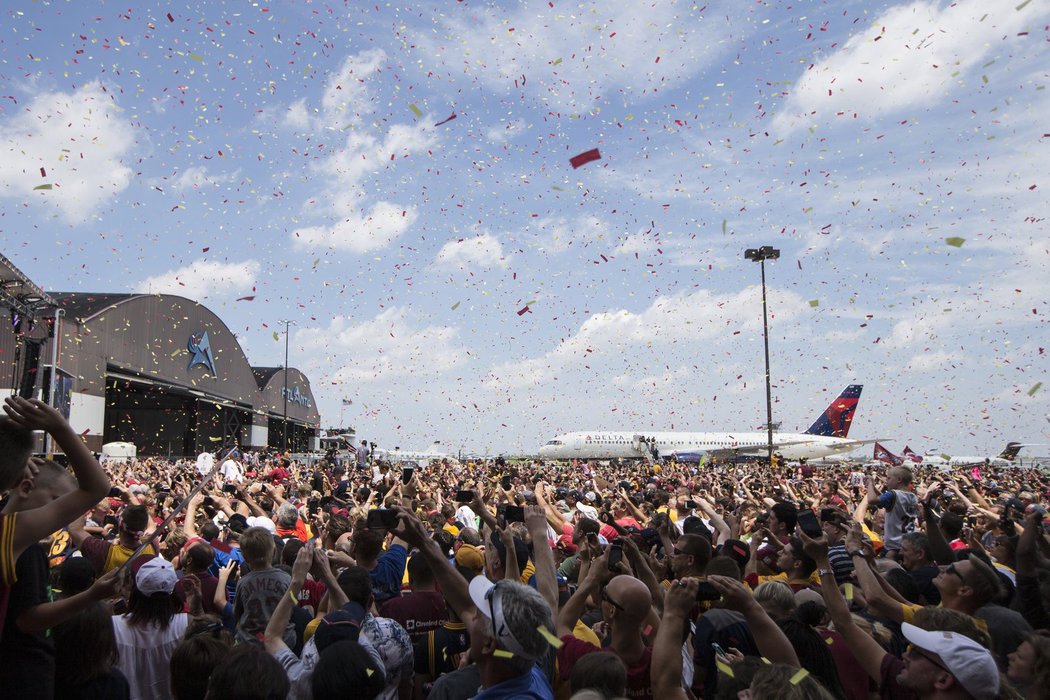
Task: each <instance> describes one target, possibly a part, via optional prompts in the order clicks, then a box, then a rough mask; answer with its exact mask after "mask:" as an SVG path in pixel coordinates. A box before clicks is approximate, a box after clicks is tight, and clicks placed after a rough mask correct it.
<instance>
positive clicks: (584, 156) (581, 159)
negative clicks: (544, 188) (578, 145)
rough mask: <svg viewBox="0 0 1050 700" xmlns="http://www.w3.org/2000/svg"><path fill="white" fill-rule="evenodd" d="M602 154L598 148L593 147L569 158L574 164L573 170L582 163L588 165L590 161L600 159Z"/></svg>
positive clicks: (571, 163)
mask: <svg viewBox="0 0 1050 700" xmlns="http://www.w3.org/2000/svg"><path fill="white" fill-rule="evenodd" d="M601 157H602V154H601V153H599V152H598V149H597V148H592V149H591V150H589V151H584V152H583V153H580V154H579V155H575V156H573V157H572V158H569V164H570V165H572V167H573V170H575V169H576V168H578V167H580V166H581V165H587V164H588V163H590V162H592V161H596V160H600V159H601Z"/></svg>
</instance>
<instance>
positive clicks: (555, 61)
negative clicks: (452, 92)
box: [551, 2, 1028, 66]
mask: <svg viewBox="0 0 1050 700" xmlns="http://www.w3.org/2000/svg"><path fill="white" fill-rule="evenodd" d="M1027 4H1028V3H1027V2H1026V3H1025V5H1027ZM1021 7H1024V5H1022V6H1021ZM1017 9H1021V8H1020V7H1019V8H1017ZM559 63H561V59H560V58H556V59H554V63H552V64H551V65H552V66H556V65H558V64H559Z"/></svg>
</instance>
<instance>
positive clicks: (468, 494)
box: [456, 491, 474, 503]
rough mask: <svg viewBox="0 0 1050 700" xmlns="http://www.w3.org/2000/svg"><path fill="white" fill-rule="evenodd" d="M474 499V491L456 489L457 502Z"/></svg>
mask: <svg viewBox="0 0 1050 700" xmlns="http://www.w3.org/2000/svg"><path fill="white" fill-rule="evenodd" d="M473 501H474V492H473V491H456V503H472V502H473Z"/></svg>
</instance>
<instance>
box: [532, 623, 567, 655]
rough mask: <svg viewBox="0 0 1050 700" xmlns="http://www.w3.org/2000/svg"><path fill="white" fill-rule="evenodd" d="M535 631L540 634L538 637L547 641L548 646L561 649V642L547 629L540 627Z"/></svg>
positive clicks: (543, 626)
mask: <svg viewBox="0 0 1050 700" xmlns="http://www.w3.org/2000/svg"><path fill="white" fill-rule="evenodd" d="M536 630H537V631H538V632H539V633H540V635H541V636H542V637H543V638H544V639H546V640H547V643H548V644H550V645H551V646H552V647H554V648H555V649H561V647H562V641H561V640H560V639H558V638H557V637H555V636H554V634H553V633H552V632H551V631H550V630H549V629H547V627H546V626H545V625H540V626H539V627H537V628H536Z"/></svg>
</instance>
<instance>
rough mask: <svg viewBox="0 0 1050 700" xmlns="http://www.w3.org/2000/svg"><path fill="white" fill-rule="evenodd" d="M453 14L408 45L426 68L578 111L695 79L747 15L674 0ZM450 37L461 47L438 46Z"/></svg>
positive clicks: (463, 8) (463, 9)
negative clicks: (414, 47)
mask: <svg viewBox="0 0 1050 700" xmlns="http://www.w3.org/2000/svg"><path fill="white" fill-rule="evenodd" d="M455 9H456V10H457V12H456V13H455V14H454V15H452V16H451V18H448V19H446V20H445V27H444V31H438V32H435V31H434V30H433V27H432V26H431V25H429V24H427V25H425V27H423V28H421V29H420V30H419V31H417V32H416V34H415V35H414V36H413V39H414V43H415V44H416V45H417V46H418V47H419V50H420V52H421V53H423V54H424V55H425V56H426V59H427V61H437V62H438V65H439V67H442V69H443V70H448V71H449V72H453V71H454V72H455V73H460V72H463V73H465V74H466V75H467V76H469V77H470V78H471V79H474V78H478V79H480V80H481V81H482V82H483V83H485V85H486V86H487V87H488V88H490V89H492V90H493V91H495V92H498V93H501V94H513V93H518V92H519V91H521V92H527V93H529V94H531V95H533V96H535V97H536V98H537V99H539V100H541V101H542V102H544V103H547V104H549V105H551V106H555V107H560V108H571V109H577V110H580V111H586V110H590V109H591V108H592V106H593V105H594V104H595V102H596V101H598V100H600V99H606V98H611V97H612V96H613V95H614V94H616V95H617V99H620V96H622V98H623V99H624V100H626V101H627V102H636V101H639V100H644V99H651V97H652V95H654V94H655V93H656V92H657V91H660V92H662V91H664V90H666V89H668V88H670V87H673V86H676V85H679V84H682V83H684V82H685V81H687V80H688V79H690V78H692V77H694V76H696V75H697V74H699V73H700V72H701V71H703V70H704V69H705V68H706V67H707V66H709V65H712V64H713V63H714V62H716V61H717V60H718V59H719V56H720V54H721V50H720V49H721V47H724V46H728V45H729V42H731V41H737V40H739V35H738V32H739V31H740V27H741V26H744V23H743V22H740V21H739V16H738V17H737V19H736V23H734V20H732V19H730V16H731V15H740V14H742V13H743V12H746V11H747V7H746V6H744V5H741V6H739V7H736V6H734V7H729V6H727V7H726V8H725V9H724V10H723V9H719V11H718V12H717V13H716V12H702V11H701V8H700V7H699V3H692V2H685V1H682V2H677V1H676V0H662V1H661V2H656V3H603V2H594V1H591V0H586V1H584V2H581V3H577V4H576V5H573V6H572V8H571V9H569V10H566V9H563V6H560V5H558V4H554V5H552V6H550V7H548V6H547V3H543V5H542V6H537V5H533V4H530V3H523V4H521V5H519V6H518V9H517V10H512V11H508V10H507V9H506V8H504V7H498V8H496V7H493V8H488V7H485V8H475V7H470V6H463V5H461V6H460V7H457V8H455ZM745 31H747V30H746V29H745ZM449 36H453V37H457V39H459V40H458V41H445V39H444V37H449ZM515 81H517V83H515Z"/></svg>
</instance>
